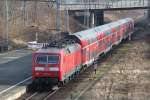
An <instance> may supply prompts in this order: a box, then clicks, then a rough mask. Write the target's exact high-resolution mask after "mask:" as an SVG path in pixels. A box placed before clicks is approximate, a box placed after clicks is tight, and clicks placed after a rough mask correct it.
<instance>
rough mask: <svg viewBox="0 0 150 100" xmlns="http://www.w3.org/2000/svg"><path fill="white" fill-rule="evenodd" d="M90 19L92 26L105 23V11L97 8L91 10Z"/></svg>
mask: <svg viewBox="0 0 150 100" xmlns="http://www.w3.org/2000/svg"><path fill="white" fill-rule="evenodd" d="M90 19H91V22H90V23H91V25H90V26H91V27H95V26H99V25H103V24H104V11H103V10H97V11H91V12H90Z"/></svg>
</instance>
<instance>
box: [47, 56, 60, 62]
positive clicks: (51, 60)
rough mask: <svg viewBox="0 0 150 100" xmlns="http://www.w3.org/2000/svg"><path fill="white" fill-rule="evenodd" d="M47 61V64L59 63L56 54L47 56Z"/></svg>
mask: <svg viewBox="0 0 150 100" xmlns="http://www.w3.org/2000/svg"><path fill="white" fill-rule="evenodd" d="M48 63H49V64H58V63H59V56H56V55H50V56H48Z"/></svg>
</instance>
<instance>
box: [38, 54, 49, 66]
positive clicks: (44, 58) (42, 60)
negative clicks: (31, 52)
mask: <svg viewBox="0 0 150 100" xmlns="http://www.w3.org/2000/svg"><path fill="white" fill-rule="evenodd" d="M36 62H37V63H38V64H46V63H47V56H46V55H43V56H42V55H40V56H37V59H36Z"/></svg>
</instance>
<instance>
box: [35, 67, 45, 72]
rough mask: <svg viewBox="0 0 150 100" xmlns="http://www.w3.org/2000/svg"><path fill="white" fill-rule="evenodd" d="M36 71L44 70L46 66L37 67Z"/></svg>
mask: <svg viewBox="0 0 150 100" xmlns="http://www.w3.org/2000/svg"><path fill="white" fill-rule="evenodd" d="M35 71H44V67H35Z"/></svg>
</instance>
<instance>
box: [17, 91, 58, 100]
mask: <svg viewBox="0 0 150 100" xmlns="http://www.w3.org/2000/svg"><path fill="white" fill-rule="evenodd" d="M59 89H60V88H56V89H52V90H49V91H37V92H32V93H31V92H30V93H26V94H24V95H23V96H21V97H20V98H19V99H17V100H47V99H48V98H50V97H51V96H52V95H53V94H54V93H56V92H57V91H58V90H59Z"/></svg>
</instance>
